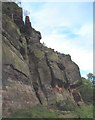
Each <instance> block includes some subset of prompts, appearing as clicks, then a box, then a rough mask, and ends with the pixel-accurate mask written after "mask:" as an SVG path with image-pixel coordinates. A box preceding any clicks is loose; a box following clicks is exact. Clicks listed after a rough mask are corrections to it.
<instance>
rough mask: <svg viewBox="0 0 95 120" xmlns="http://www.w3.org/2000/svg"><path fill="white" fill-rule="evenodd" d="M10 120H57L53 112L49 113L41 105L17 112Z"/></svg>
mask: <svg viewBox="0 0 95 120" xmlns="http://www.w3.org/2000/svg"><path fill="white" fill-rule="evenodd" d="M10 118H58V115H57V114H56V113H55V112H52V113H51V112H50V111H49V110H48V109H46V108H45V107H44V106H42V105H37V106H35V107H33V108H31V109H26V110H19V111H17V112H15V113H13V114H12V115H11V116H10Z"/></svg>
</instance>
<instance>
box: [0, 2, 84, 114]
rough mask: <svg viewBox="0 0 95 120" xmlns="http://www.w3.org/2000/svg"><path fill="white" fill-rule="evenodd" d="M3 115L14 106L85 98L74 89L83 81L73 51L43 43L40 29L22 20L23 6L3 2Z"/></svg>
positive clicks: (47, 103) (15, 107)
mask: <svg viewBox="0 0 95 120" xmlns="http://www.w3.org/2000/svg"><path fill="white" fill-rule="evenodd" d="M2 8H3V16H2V20H3V28H2V35H3V36H2V38H3V40H2V42H3V47H2V48H3V115H4V116H5V115H6V116H7V115H9V114H10V113H11V112H12V111H13V110H17V109H24V108H30V107H32V106H34V105H36V104H38V103H40V104H42V105H50V104H55V103H56V102H60V101H64V100H67V99H69V100H71V101H73V102H75V103H76V104H78V102H80V101H82V99H81V96H80V94H79V93H78V91H77V92H75V91H74V90H76V88H77V87H78V86H80V85H81V83H82V81H81V76H80V71H79V67H78V65H76V64H75V63H74V62H73V61H72V60H71V56H70V55H65V54H60V53H58V52H55V51H54V50H53V49H50V48H47V47H45V46H43V45H42V44H41V43H40V40H41V33H40V32H38V31H36V30H35V29H34V28H32V25H31V22H30V20H29V17H28V16H26V19H25V23H24V22H23V15H22V9H21V8H20V7H18V6H17V5H16V4H15V3H3V7H2Z"/></svg>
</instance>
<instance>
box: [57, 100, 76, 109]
mask: <svg viewBox="0 0 95 120" xmlns="http://www.w3.org/2000/svg"><path fill="white" fill-rule="evenodd" d="M56 106H57V108H58V109H59V110H61V111H74V110H75V108H77V107H78V106H77V105H76V104H75V103H73V102H72V101H70V100H65V101H62V102H60V103H57V104H56Z"/></svg>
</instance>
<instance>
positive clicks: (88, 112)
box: [75, 105, 93, 118]
mask: <svg viewBox="0 0 95 120" xmlns="http://www.w3.org/2000/svg"><path fill="white" fill-rule="evenodd" d="M75 112H76V118H93V105H89V106H81V107H79V108H77V109H76V111H75Z"/></svg>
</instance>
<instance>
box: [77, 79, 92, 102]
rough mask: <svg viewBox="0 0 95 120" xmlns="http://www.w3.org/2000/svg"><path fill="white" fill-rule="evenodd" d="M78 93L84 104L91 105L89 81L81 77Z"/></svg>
mask: <svg viewBox="0 0 95 120" xmlns="http://www.w3.org/2000/svg"><path fill="white" fill-rule="evenodd" d="M79 92H80V94H81V96H82V99H83V101H84V102H85V103H86V104H91V103H93V85H92V82H91V81H90V80H88V79H86V78H84V77H82V85H81V87H80V88H79Z"/></svg>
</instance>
